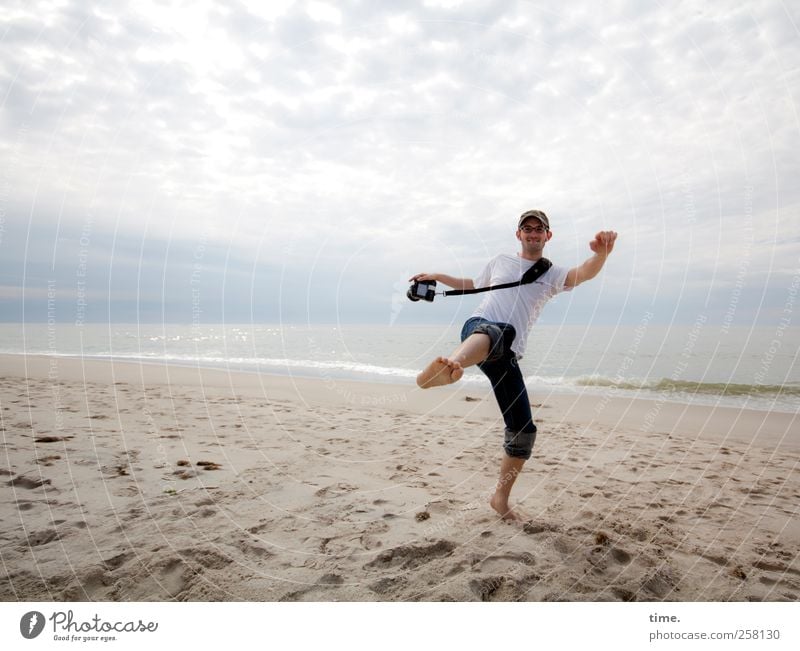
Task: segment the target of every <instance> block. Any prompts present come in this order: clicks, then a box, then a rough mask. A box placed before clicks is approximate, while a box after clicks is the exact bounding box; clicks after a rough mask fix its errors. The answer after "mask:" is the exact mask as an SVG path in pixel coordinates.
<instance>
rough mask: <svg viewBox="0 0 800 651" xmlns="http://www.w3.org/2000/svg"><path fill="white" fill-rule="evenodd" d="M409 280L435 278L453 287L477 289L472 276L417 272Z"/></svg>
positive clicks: (438, 281)
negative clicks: (463, 276)
mask: <svg viewBox="0 0 800 651" xmlns="http://www.w3.org/2000/svg"><path fill="white" fill-rule="evenodd" d="M408 280H409V282H411V281H414V280H435V281H436V282H437V283H444V284H445V285H447V286H448V287H452V288H453V289H475V284H474V283H473V282H472V278H455V277H453V276H448V275H447V274H416V275H415V276H411V278H409V279H408Z"/></svg>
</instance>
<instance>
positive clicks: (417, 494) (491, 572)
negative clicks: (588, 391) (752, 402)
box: [0, 356, 800, 601]
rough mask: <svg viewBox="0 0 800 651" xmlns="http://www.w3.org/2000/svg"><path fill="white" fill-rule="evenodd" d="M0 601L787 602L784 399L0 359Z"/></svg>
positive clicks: (791, 507)
mask: <svg viewBox="0 0 800 651" xmlns="http://www.w3.org/2000/svg"><path fill="white" fill-rule="evenodd" d="M0 363H1V364H2V369H3V372H2V380H0V406H1V407H2V411H1V414H2V415H1V420H0V424H2V432H3V436H2V446H3V447H2V455H1V456H0V485H1V486H2V490H0V498H1V499H0V517H1V518H2V523H3V525H2V531H1V532H0V558H1V559H2V567H0V576H2V581H0V598H2V599H3V600H6V601H15V600H24V601H40V600H42V601H85V600H101V601H151V600H152V601H169V600H176V601H207V600H236V601H239V600H246V601H340V600H346V601H376V600H391V601H420V600H422V601H480V600H485V601H514V600H530V601H539V600H566V601H598V600H639V601H653V600H675V601H723V600H737V601H747V600H754V601H761V600H766V601H785V600H791V601H796V600H797V599H798V598H800V557H799V556H800V524H799V522H798V504H800V481H799V478H798V458H800V457H799V456H798V452H799V451H800V437H799V436H798V432H799V431H800V428H799V427H798V423H797V419H796V416H795V415H792V414H786V413H767V412H757V411H745V410H739V409H732V408H722V407H718V408H711V407H698V406H691V407H690V406H686V405H681V404H676V403H671V402H667V401H652V400H651V401H645V400H630V399H623V398H621V397H618V396H615V395H613V392H609V393H608V394H606V395H604V396H593V397H589V396H566V395H561V396H557V395H541V394H540V395H534V396H532V401H533V403H534V405H535V409H534V413H535V419H536V422H537V424H538V427H539V435H538V438H537V442H536V446H535V448H534V455H533V458H532V459H531V460H530V461H529V462H528V463H527V464H526V466H525V470H524V471H523V474H522V475H521V476H520V478H519V480H518V481H517V485H516V486H515V489H514V492H513V494H512V499H513V500H514V502H515V503H516V504H518V505H519V507H520V508H521V509H522V510H523V511H525V513H526V514H527V515H529V516H530V522H529V523H528V524H527V525H525V526H524V527H520V526H515V525H511V524H508V523H506V522H503V521H501V520H500V519H499V518H498V517H497V515H496V514H495V513H494V512H493V511H492V510H491V509H490V508H489V506H488V503H487V502H488V498H489V496H490V495H491V492H492V490H493V487H494V483H495V481H496V479H497V472H498V465H499V458H500V455H501V454H502V448H501V443H502V438H503V434H502V423H501V421H500V418H499V413H498V411H497V407H496V405H495V403H494V399H493V397H492V396H491V394H489V393H484V392H482V391H481V390H475V389H472V388H463V387H455V388H451V387H447V388H437V389H431V390H428V391H422V390H419V389H417V388H416V387H414V386H398V385H389V384H366V383H357V382H344V381H340V380H334V379H327V380H308V379H297V378H290V377H275V376H265V375H257V374H247V373H229V372H227V371H215V370H203V371H200V370H199V369H196V368H190V367H179V366H163V365H141V364H137V363H130V362H128V363H122V362H113V363H112V362H110V361H109V362H103V361H84V360H81V359H72V358H49V357H32V356H28V357H25V356H0Z"/></svg>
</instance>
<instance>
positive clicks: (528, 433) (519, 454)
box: [503, 423, 536, 460]
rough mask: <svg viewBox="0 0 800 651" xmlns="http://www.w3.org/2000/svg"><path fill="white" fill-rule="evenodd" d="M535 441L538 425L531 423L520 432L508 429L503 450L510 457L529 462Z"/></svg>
mask: <svg viewBox="0 0 800 651" xmlns="http://www.w3.org/2000/svg"><path fill="white" fill-rule="evenodd" d="M535 441H536V425H534V424H533V423H529V424H528V426H526V427H525V428H524V429H522V430H520V431H513V430H510V429H506V436H505V442H504V443H503V449H504V450H505V453H506V454H507V455H508V456H509V457H515V458H517V459H525V460H528V459H530V458H531V453H532V452H533V444H534V442H535Z"/></svg>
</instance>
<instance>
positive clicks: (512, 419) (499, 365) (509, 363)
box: [461, 316, 536, 459]
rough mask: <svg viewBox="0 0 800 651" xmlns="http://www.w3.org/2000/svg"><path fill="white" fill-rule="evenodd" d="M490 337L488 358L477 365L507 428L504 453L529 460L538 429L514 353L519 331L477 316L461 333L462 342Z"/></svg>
mask: <svg viewBox="0 0 800 651" xmlns="http://www.w3.org/2000/svg"><path fill="white" fill-rule="evenodd" d="M477 333H482V334H485V335H488V336H489V339H490V342H491V343H490V348H489V356H488V357H487V358H486V360H484V361H483V362H481V363H480V364H478V368H479V369H481V371H483V373H484V374H485V375H486V377H488V378H489V381H490V382H491V383H492V389H493V390H494V397H495V399H496V400H497V406H498V407H500V411H501V412H502V414H503V420H504V421H505V424H506V432H505V443H504V445H503V449H504V450H505V451H506V454H507V455H508V456H510V457H517V458H520V459H530V457H531V451H532V450H533V443H534V441H535V440H536V425H534V424H533V416H532V414H531V403H530V400H528V390H527V389H526V388H525V380H524V379H523V377H522V372H521V371H520V370H519V364H518V363H517V356H516V354H515V353H514V351H513V350H511V344H512V343H513V342H514V337H515V336H516V331H515V330H514V327H513V326H512V325H509V324H508V323H497V322H494V321H488V320H487V319H484V318H481V317H478V316H475V317H472V318H471V319H468V320H467V322H466V323H465V324H464V327H463V328H462V329H461V341H464V340H465V339H466V338H467V337H469V336H470V335H471V334H477Z"/></svg>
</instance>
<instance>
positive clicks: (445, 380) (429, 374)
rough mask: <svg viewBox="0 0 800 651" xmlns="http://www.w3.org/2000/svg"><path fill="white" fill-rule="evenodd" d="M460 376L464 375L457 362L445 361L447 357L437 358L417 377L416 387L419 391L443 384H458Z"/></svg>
mask: <svg viewBox="0 0 800 651" xmlns="http://www.w3.org/2000/svg"><path fill="white" fill-rule="evenodd" d="M462 375H464V369H463V368H462V367H461V364H460V363H459V362H455V361H453V360H450V359H447V357H437V358H436V359H435V360H433V361H432V362H431V363H430V364H428V365H427V366H426V367H425V370H423V371H422V373H420V374H419V375H418V376H417V386H418V387H419V388H420V389H430V388H431V387H439V386H442V385H444V384H453V382H458V381H459V380H460V379H461V376H462Z"/></svg>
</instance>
